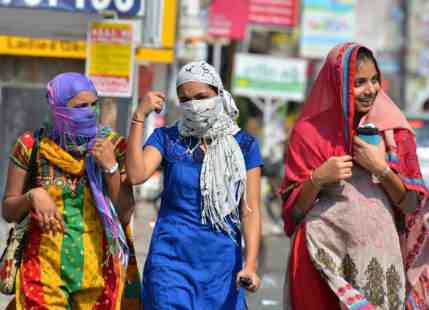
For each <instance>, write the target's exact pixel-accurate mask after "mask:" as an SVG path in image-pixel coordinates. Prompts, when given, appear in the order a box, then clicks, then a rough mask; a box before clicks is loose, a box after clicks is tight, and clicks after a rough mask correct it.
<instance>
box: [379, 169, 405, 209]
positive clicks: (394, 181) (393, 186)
mask: <svg viewBox="0 0 429 310" xmlns="http://www.w3.org/2000/svg"><path fill="white" fill-rule="evenodd" d="M380 183H381V186H382V187H383V189H384V190H385V191H386V193H387V194H388V195H389V197H390V199H391V200H392V202H393V203H394V204H395V205H398V204H399V203H400V202H401V201H402V200H403V199H404V197H405V195H406V192H407V189H406V188H405V186H404V184H403V183H402V181H401V179H400V178H399V176H398V175H397V174H396V173H395V172H393V171H392V170H391V171H389V173H388V174H387V175H386V176H385V177H384V178H383V179H382V180H381V181H380Z"/></svg>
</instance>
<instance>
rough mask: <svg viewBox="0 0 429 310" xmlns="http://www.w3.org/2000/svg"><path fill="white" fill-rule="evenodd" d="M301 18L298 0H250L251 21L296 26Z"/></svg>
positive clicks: (253, 22) (271, 24)
mask: <svg viewBox="0 0 429 310" xmlns="http://www.w3.org/2000/svg"><path fill="white" fill-rule="evenodd" d="M298 18H299V1H298V0H249V23H251V24H260V25H268V26H277V27H295V26H297V24H298Z"/></svg>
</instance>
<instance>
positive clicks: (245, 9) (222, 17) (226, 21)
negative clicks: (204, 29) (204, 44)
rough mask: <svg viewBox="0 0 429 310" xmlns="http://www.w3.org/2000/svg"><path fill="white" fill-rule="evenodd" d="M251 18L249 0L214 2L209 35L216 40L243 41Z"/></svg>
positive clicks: (214, 0) (211, 6) (217, 0)
mask: <svg viewBox="0 0 429 310" xmlns="http://www.w3.org/2000/svg"><path fill="white" fill-rule="evenodd" d="M248 18H249V0H233V1H231V0H213V1H212V2H211V4H210V7H209V23H208V34H209V36H212V37H214V38H227V39H231V40H243V39H244V35H245V32H246V26H247V22H248Z"/></svg>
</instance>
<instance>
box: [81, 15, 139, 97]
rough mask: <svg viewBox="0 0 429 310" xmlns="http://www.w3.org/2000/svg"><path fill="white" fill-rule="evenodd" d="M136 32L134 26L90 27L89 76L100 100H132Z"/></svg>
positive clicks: (98, 24)
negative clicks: (122, 98) (106, 97)
mask: <svg viewBox="0 0 429 310" xmlns="http://www.w3.org/2000/svg"><path fill="white" fill-rule="evenodd" d="M133 30H134V24H133V23H132V22H124V21H118V22H114V21H109V22H92V23H91V24H90V26H89V32H88V45H87V61H86V74H87V75H88V76H89V77H90V78H91V80H92V81H93V82H94V84H95V87H96V88H97V91H98V93H99V95H100V96H108V97H131V95H132V85H133V68H134V61H135V60H134V57H135V56H134V55H135V41H134V40H133V33H134V31H133Z"/></svg>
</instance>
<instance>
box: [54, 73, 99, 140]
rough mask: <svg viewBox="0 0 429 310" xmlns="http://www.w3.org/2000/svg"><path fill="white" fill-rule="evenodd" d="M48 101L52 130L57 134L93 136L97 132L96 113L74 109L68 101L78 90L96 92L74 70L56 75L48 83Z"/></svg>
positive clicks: (83, 77)
mask: <svg viewBox="0 0 429 310" xmlns="http://www.w3.org/2000/svg"><path fill="white" fill-rule="evenodd" d="M47 88H48V101H49V105H50V107H51V111H52V116H53V125H54V131H55V132H56V133H57V134H59V135H62V134H69V135H71V136H83V137H88V138H93V137H95V135H96V134H97V115H96V113H95V112H94V110H93V109H91V108H89V107H86V108H79V109H74V108H70V107H68V106H67V104H68V102H69V101H70V100H71V99H72V98H73V97H75V96H76V95H77V94H79V93H80V92H83V91H86V92H93V93H94V94H95V95H96V94H97V90H96V89H95V87H94V84H93V83H92V82H91V80H90V79H88V78H87V77H86V76H84V75H83V74H80V73H76V72H67V73H62V74H59V75H57V76H56V77H55V78H54V79H53V80H51V81H50V82H49V83H48V86H47Z"/></svg>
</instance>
